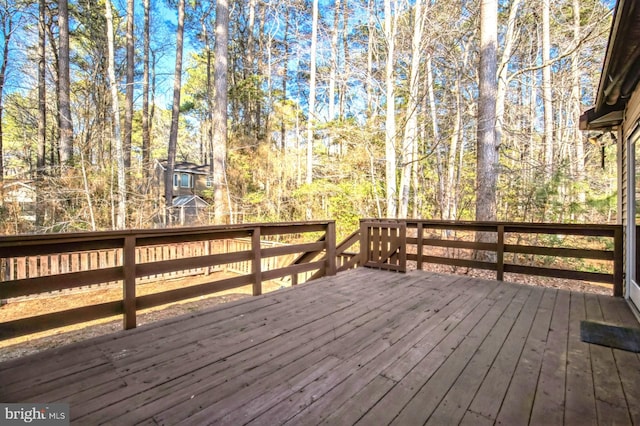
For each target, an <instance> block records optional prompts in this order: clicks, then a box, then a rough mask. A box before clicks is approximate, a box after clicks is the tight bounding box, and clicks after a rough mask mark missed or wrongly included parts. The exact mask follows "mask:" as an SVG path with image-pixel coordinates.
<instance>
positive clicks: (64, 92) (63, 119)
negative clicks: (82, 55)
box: [58, 0, 73, 168]
mask: <svg viewBox="0 0 640 426" xmlns="http://www.w3.org/2000/svg"><path fill="white" fill-rule="evenodd" d="M68 6H69V5H68V0H58V26H59V34H58V39H59V41H58V49H59V53H58V100H59V101H58V102H59V105H58V127H59V129H60V163H61V165H62V167H63V168H65V167H69V166H70V165H71V162H72V160H73V121H72V119H71V77H70V73H69V68H70V65H69V62H70V58H69V8H68Z"/></svg>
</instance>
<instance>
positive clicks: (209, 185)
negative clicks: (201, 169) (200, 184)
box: [207, 176, 213, 188]
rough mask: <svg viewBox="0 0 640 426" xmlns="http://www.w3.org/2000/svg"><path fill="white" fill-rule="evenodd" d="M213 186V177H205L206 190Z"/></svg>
mask: <svg viewBox="0 0 640 426" xmlns="http://www.w3.org/2000/svg"><path fill="white" fill-rule="evenodd" d="M212 186H213V177H211V176H207V188H211V187H212Z"/></svg>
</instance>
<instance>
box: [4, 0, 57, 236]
mask: <svg viewBox="0 0 640 426" xmlns="http://www.w3.org/2000/svg"><path fill="white" fill-rule="evenodd" d="M45 21H46V0H39V2H38V158H37V160H36V226H37V227H39V226H42V225H43V223H44V204H45V203H44V194H43V188H42V181H43V178H44V172H45V170H44V169H45V157H46V155H47V152H46V143H47V87H46V84H47V82H46V71H47V69H46V59H47V58H46V47H47V38H46V22H45ZM0 152H1V151H0ZM1 157H2V155H0V158H1ZM0 161H2V160H0ZM0 174H1V173H0Z"/></svg>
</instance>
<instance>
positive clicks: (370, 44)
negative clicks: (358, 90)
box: [365, 0, 375, 119]
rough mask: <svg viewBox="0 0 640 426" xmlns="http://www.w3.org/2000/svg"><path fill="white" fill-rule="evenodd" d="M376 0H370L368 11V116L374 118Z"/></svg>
mask: <svg viewBox="0 0 640 426" xmlns="http://www.w3.org/2000/svg"><path fill="white" fill-rule="evenodd" d="M373 6H374V0H368V3H367V13H368V16H369V20H368V22H367V78H366V80H365V91H366V92H367V118H368V119H372V118H373V117H374V115H375V110H374V107H373V44H374V40H375V34H374V32H375V15H374V13H375V12H374V10H373Z"/></svg>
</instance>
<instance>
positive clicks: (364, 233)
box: [360, 220, 369, 266]
mask: <svg viewBox="0 0 640 426" xmlns="http://www.w3.org/2000/svg"><path fill="white" fill-rule="evenodd" d="M368 262H369V228H368V226H367V224H366V223H365V222H364V221H362V220H361V221H360V265H361V266H366V265H367V263H368Z"/></svg>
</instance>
